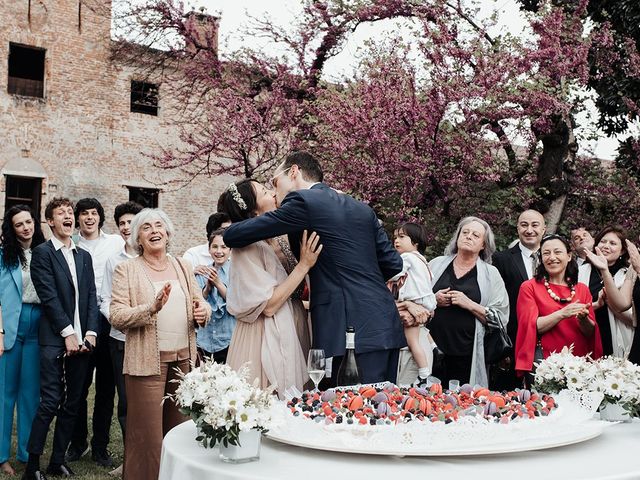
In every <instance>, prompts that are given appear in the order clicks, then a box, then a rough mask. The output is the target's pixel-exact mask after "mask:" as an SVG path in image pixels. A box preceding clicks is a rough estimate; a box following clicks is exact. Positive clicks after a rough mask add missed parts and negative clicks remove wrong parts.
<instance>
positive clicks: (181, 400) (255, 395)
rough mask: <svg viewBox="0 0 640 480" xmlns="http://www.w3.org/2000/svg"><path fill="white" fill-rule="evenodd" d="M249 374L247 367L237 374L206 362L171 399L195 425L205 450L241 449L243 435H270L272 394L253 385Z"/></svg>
mask: <svg viewBox="0 0 640 480" xmlns="http://www.w3.org/2000/svg"><path fill="white" fill-rule="evenodd" d="M248 374H249V369H248V367H247V366H246V365H245V366H243V367H242V368H241V369H240V370H239V371H238V372H236V371H235V370H233V369H232V368H231V367H229V366H228V365H224V364H219V363H215V362H213V361H212V360H206V361H205V362H204V363H202V364H201V365H200V366H199V367H198V368H195V369H193V370H191V371H190V372H188V373H187V374H185V375H183V376H182V378H181V380H180V385H179V386H178V388H177V390H176V392H175V394H174V395H172V396H171V398H172V399H173V401H175V402H176V404H177V405H178V407H179V408H180V412H182V413H183V414H184V415H189V416H190V417H191V419H192V420H193V421H194V422H195V424H196V427H197V429H198V436H197V437H196V440H197V441H198V442H201V443H202V445H203V446H204V447H205V448H207V447H209V448H213V447H214V446H216V445H218V444H220V445H221V446H224V447H228V446H229V445H238V446H239V445H240V437H241V435H240V434H241V432H248V431H251V430H257V431H259V432H266V431H267V429H268V428H269V426H270V425H271V422H272V418H271V413H270V412H271V407H272V401H273V395H272V392H270V391H266V390H261V389H260V388H258V387H256V386H255V385H251V384H250V383H249V382H248V381H247V377H248Z"/></svg>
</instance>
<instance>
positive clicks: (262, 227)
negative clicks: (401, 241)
mask: <svg viewBox="0 0 640 480" xmlns="http://www.w3.org/2000/svg"><path fill="white" fill-rule="evenodd" d="M322 177H323V173H322V168H321V167H320V164H319V163H318V161H317V160H316V159H315V158H314V157H313V156H312V155H311V154H309V153H306V152H294V153H291V154H290V155H289V156H288V157H287V158H286V160H285V161H284V162H283V163H282V164H281V165H279V166H278V168H277V169H276V171H275V173H274V176H273V180H272V183H273V185H274V187H275V188H276V192H277V197H278V201H279V202H280V207H279V208H278V209H277V210H274V211H271V212H268V213H266V214H264V215H261V216H259V217H256V218H252V219H249V220H245V221H242V222H239V223H234V224H233V225H231V226H230V227H228V228H227V230H226V232H225V233H224V242H225V244H226V245H227V246H228V247H231V248H237V247H244V246H246V245H248V244H250V243H253V242H257V241H258V240H263V239H265V238H272V237H277V236H278V235H283V234H285V233H286V234H289V242H290V243H291V248H292V250H293V252H294V253H295V255H296V256H299V253H300V239H301V236H302V231H303V230H308V231H309V232H311V231H315V232H317V233H318V235H319V236H320V243H322V245H323V250H322V253H321V254H320V257H319V258H318V261H317V262H316V264H315V266H314V267H313V268H312V269H311V271H310V272H309V278H310V283H311V285H310V291H311V320H312V327H313V328H312V329H313V346H314V348H322V349H324V351H325V355H326V356H327V357H334V361H333V368H332V371H333V378H332V380H333V382H335V377H336V374H337V372H338V368H339V365H340V361H341V360H342V356H343V355H344V353H345V331H346V329H347V327H348V326H353V327H354V328H355V332H356V334H355V350H356V359H357V362H358V365H359V366H360V368H361V369H362V378H361V380H362V382H363V383H373V382H381V381H385V380H388V381H392V382H395V379H396V372H397V368H398V351H399V349H400V348H401V347H403V346H405V345H406V341H405V338H404V333H403V328H402V323H401V322H400V318H399V316H398V310H397V308H396V305H395V302H394V300H393V297H392V295H391V293H390V292H389V290H388V288H387V287H386V284H385V281H386V280H388V279H389V278H391V277H393V276H394V275H395V274H397V273H399V272H400V271H401V270H402V259H401V258H400V255H399V254H398V253H397V252H396V251H395V250H394V249H393V247H392V245H391V243H390V242H389V239H388V237H387V235H386V233H385V232H384V230H383V229H382V227H381V226H380V224H379V222H378V219H377V218H376V215H375V213H374V212H373V210H372V209H371V208H370V207H368V206H367V205H365V204H364V203H362V202H359V201H357V200H355V199H353V198H352V197H350V196H349V195H345V194H342V193H339V192H337V191H335V190H333V189H332V188H329V187H328V186H327V185H325V184H323V183H322Z"/></svg>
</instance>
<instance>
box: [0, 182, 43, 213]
mask: <svg viewBox="0 0 640 480" xmlns="http://www.w3.org/2000/svg"><path fill="white" fill-rule="evenodd" d="M41 191H42V179H40V178H28V177H13V176H9V175H7V177H6V192H5V197H4V211H5V212H6V211H7V210H8V209H9V208H11V207H13V206H14V205H21V204H22V205H29V206H30V207H31V208H32V209H33V211H34V212H35V214H36V217H37V218H40V193H41Z"/></svg>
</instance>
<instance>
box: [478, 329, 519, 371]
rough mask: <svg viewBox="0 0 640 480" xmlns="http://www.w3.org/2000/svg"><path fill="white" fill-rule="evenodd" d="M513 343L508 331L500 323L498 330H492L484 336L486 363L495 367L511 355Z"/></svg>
mask: <svg viewBox="0 0 640 480" xmlns="http://www.w3.org/2000/svg"><path fill="white" fill-rule="evenodd" d="M512 350H513V342H512V341H511V338H509V334H507V329H506V328H505V326H504V325H503V324H502V322H500V321H498V327H497V328H490V329H489V330H488V331H487V333H486V335H485V336H484V362H485V363H486V364H487V365H493V364H495V363H498V362H499V361H500V360H502V359H503V358H505V357H506V356H508V355H510V354H511V352H512Z"/></svg>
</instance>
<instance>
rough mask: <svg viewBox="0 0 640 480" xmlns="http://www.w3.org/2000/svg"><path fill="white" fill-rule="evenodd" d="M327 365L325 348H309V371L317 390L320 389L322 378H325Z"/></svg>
mask: <svg viewBox="0 0 640 480" xmlns="http://www.w3.org/2000/svg"><path fill="white" fill-rule="evenodd" d="M325 367H326V360H325V358H324V350H322V349H319V348H312V349H311V350H309V356H308V358H307V372H309V377H310V378H311V381H312V382H313V384H314V385H315V391H316V392H317V391H318V384H319V383H320V380H322V379H323V378H324V374H325Z"/></svg>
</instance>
